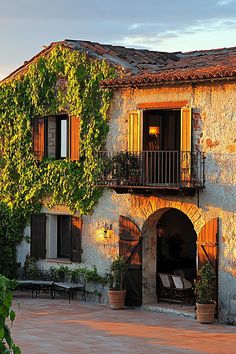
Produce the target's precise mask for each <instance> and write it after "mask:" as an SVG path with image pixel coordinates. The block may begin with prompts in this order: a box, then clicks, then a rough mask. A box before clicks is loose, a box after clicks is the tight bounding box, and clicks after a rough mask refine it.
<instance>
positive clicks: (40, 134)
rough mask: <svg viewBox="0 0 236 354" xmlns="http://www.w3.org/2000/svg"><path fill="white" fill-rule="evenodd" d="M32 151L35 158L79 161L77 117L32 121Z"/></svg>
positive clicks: (64, 116)
mask: <svg viewBox="0 0 236 354" xmlns="http://www.w3.org/2000/svg"><path fill="white" fill-rule="evenodd" d="M32 132H33V150H34V153H35V155H36V157H37V158H38V159H39V160H41V159H42V158H43V157H51V158H55V159H64V158H70V159H71V160H73V161H76V160H78V159H79V135H80V122H79V117H76V116H68V115H66V114H64V115H58V116H47V117H35V118H34V119H33V120H32Z"/></svg>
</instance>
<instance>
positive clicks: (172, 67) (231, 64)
mask: <svg viewBox="0 0 236 354" xmlns="http://www.w3.org/2000/svg"><path fill="white" fill-rule="evenodd" d="M176 58H177V60H176V61H171V62H170V61H168V62H167V63H166V65H165V67H162V68H154V67H153V68H152V70H149V71H148V70H146V71H143V72H140V73H138V74H136V75H131V76H129V77H124V78H117V79H113V80H106V81H104V82H103V83H102V86H105V87H126V86H143V85H150V84H154V83H155V84H163V83H174V82H180V81H185V82H186V81H202V80H215V79H222V78H228V79H236V47H233V48H222V49H212V50H202V51H194V52H188V53H181V52H179V53H176Z"/></svg>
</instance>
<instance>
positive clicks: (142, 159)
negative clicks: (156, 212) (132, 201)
mask: <svg viewBox="0 0 236 354" xmlns="http://www.w3.org/2000/svg"><path fill="white" fill-rule="evenodd" d="M186 103H187V102H186V101H180V102H159V103H158V102H157V103H147V104H140V105H138V108H140V109H139V110H137V111H132V112H129V114H128V126H127V128H128V137H127V148H128V149H127V151H118V152H114V153H110V152H101V154H100V155H99V158H100V161H99V165H100V166H101V172H100V175H99V176H98V183H97V184H98V185H99V186H107V187H110V188H115V189H117V191H118V188H119V192H121V193H123V192H127V189H128V190H129V191H130V192H131V193H132V191H133V190H134V189H138V188H140V192H144V193H145V190H146V192H147V193H150V192H152V191H153V193H155V191H154V189H162V191H165V190H174V191H175V192H176V191H181V192H182V191H183V189H184V190H185V192H187V193H188V192H189V193H190V195H193V194H194V192H195V189H199V188H204V157H203V154H202V153H201V152H199V151H193V149H192V109H191V108H189V107H186ZM146 187H148V188H146ZM141 188H142V190H141ZM144 188H146V189H144ZM175 192H174V193H175Z"/></svg>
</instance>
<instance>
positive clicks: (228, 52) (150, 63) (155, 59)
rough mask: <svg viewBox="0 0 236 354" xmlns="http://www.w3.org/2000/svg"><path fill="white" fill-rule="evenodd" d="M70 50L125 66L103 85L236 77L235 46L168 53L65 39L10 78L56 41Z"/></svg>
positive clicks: (15, 72) (119, 66)
mask: <svg viewBox="0 0 236 354" xmlns="http://www.w3.org/2000/svg"><path fill="white" fill-rule="evenodd" d="M59 44H60V45H62V46H65V47H68V48H70V49H71V50H78V51H82V52H86V53H87V54H88V55H89V56H90V57H92V58H97V59H106V60H107V61H109V62H111V63H112V64H113V65H115V66H116V67H118V68H120V69H122V73H123V75H124V74H125V77H123V78H121V77H120V78H117V79H114V80H106V81H104V82H103V83H102V86H109V87H113V86H115V87H116V86H119V87H122V86H130V85H147V84H150V83H156V84H158V83H164V82H175V81H186V80H206V79H216V78H224V77H230V78H232V77H235V70H236V47H233V48H221V49H212V50H201V51H192V52H187V53H182V52H175V53H166V52H158V51H151V50H147V49H135V48H125V47H122V46H113V45H111V44H100V43H96V42H90V41H81V40H68V39H66V40H64V41H62V42H54V43H51V44H50V45H49V46H48V47H47V48H45V49H43V50H42V51H41V52H40V53H38V54H37V55H35V56H34V57H33V58H32V59H30V60H29V61H27V62H25V63H24V64H23V65H22V66H21V67H20V68H18V69H17V70H15V71H14V72H13V73H11V74H10V75H9V76H8V77H7V78H5V79H4V80H2V82H4V81H5V80H8V79H11V78H13V77H15V76H16V75H18V74H19V73H23V72H25V71H26V70H27V68H28V66H29V65H30V64H31V63H32V62H33V61H36V60H37V59H38V58H39V57H40V56H43V55H48V54H49V53H50V51H51V50H52V49H53V48H54V47H55V46H57V45H59Z"/></svg>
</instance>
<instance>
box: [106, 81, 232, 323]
mask: <svg viewBox="0 0 236 354" xmlns="http://www.w3.org/2000/svg"><path fill="white" fill-rule="evenodd" d="M235 87H236V86H235V84H233V83H230V84H222V83H220V84H218V83H215V84H212V85H196V86H195V87H192V86H182V87H176V88H173V87H168V88H164V87H161V88H156V89H148V88H147V89H124V90H118V91H116V92H115V94H114V100H113V106H112V109H111V120H110V131H109V135H108V139H107V149H108V150H110V151H114V150H115V151H118V150H125V149H127V141H128V139H127V134H128V112H129V111H133V110H136V109H137V105H138V104H139V103H144V102H168V101H170V102H171V101H182V100H188V102H189V105H190V106H191V107H193V142H194V149H195V150H197V151H199V150H200V151H204V152H205V156H206V160H205V172H206V184H205V185H206V188H205V189H204V190H203V191H201V192H200V199H199V202H200V205H199V207H198V206H197V198H196V197H188V198H186V197H184V198H182V197H172V198H171V197H168V198H161V199H158V198H142V197H134V196H133V197H132V196H130V195H129V196H128V195H123V196H120V195H118V196H114V195H115V193H114V195H113V194H112V196H111V198H110V200H109V199H108V196H107V195H104V198H105V196H106V201H104V203H105V204H107V205H110V207H109V208H107V209H111V210H114V209H115V210H116V211H117V212H118V213H117V214H123V215H125V216H128V217H130V218H131V219H132V220H134V221H136V222H137V223H138V225H139V226H140V227H141V228H142V227H143V225H144V223H145V221H146V220H147V219H148V217H149V216H150V215H152V213H155V212H156V211H157V210H159V209H161V208H166V207H167V208H169V207H174V208H177V209H180V210H182V211H183V212H185V214H186V215H188V216H189V218H190V220H192V222H193V225H194V228H195V230H196V232H197V233H198V232H199V231H200V229H201V227H202V226H203V225H204V224H205V223H206V222H207V221H208V220H210V219H213V218H215V217H219V220H220V230H219V310H220V317H221V319H222V320H224V321H226V320H227V319H228V320H232V319H233V320H235V319H236V279H235V276H236V226H235V225H236V223H235V208H236V202H235V200H236V187H235V181H236V173H235V172H236V161H235V156H236V155H235V152H236V136H235V131H236V96H235ZM100 203H102V200H101V201H100ZM127 203H128V204H129V205H127ZM123 205H125V208H124V209H123ZM100 208H101V207H100ZM107 218H108V215H107ZM156 218H157V216H156ZM155 221H156V220H155ZM151 223H152V221H151V219H150V225H151ZM150 225H149V226H150ZM150 227H151V226H150ZM150 230H151V229H150ZM150 230H149V234H148V236H147V237H148V238H149V239H148V240H146V239H145V235H143V236H144V254H145V250H146V252H147V251H148V249H150V248H151V249H155V242H156V241H155V236H154V231H153V234H151V233H152V232H150ZM143 232H144V233H145V230H143ZM154 261H155V260H154V255H153V257H152V258H151V261H150V258H149V261H148V262H147V263H148V264H146V263H145V255H144V263H143V273H144V278H143V281H144V290H143V295H144V301H149V300H151V298H152V295H151V296H149V295H148V292H149V290H148V288H149V287H151V288H153V284H149V283H152V282H154V281H155V280H154V274H153V271H154V269H155V266H154V264H152V263H153V262H154ZM145 275H146V276H145ZM150 279H152V280H150ZM145 287H146V288H147V291H146V290H145ZM154 297H155V295H154V294H153V300H154ZM145 299H146V300H145Z"/></svg>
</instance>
